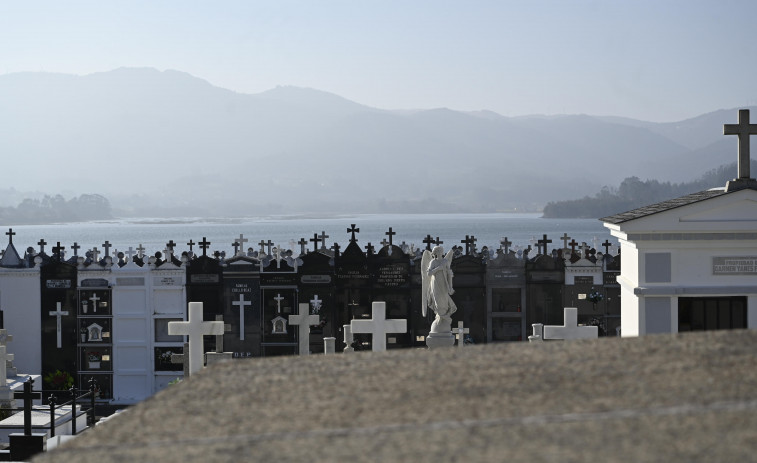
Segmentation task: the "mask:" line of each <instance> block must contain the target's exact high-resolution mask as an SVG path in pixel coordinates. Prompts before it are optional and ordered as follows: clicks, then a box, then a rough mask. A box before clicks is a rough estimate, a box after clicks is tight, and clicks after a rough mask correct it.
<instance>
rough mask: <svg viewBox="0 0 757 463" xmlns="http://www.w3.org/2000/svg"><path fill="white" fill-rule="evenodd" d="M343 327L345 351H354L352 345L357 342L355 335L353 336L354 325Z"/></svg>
mask: <svg viewBox="0 0 757 463" xmlns="http://www.w3.org/2000/svg"><path fill="white" fill-rule="evenodd" d="M342 329H343V330H344V352H354V351H355V348H354V347H352V343H353V342H355V337H354V336H352V326H351V325H344V326H342Z"/></svg>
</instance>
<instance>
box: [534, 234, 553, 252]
mask: <svg viewBox="0 0 757 463" xmlns="http://www.w3.org/2000/svg"><path fill="white" fill-rule="evenodd" d="M551 242H552V240H548V239H547V235H544V237H543V238H542V239H540V240H539V241H538V242H537V243H538V244H539V249H541V248H542V246H543V247H544V252H543V254H547V244H549V243H551Z"/></svg>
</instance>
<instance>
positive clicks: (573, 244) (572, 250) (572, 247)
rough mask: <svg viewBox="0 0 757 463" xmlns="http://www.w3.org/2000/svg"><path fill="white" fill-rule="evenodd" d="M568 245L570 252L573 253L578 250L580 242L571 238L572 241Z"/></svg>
mask: <svg viewBox="0 0 757 463" xmlns="http://www.w3.org/2000/svg"><path fill="white" fill-rule="evenodd" d="M568 245H569V246H570V252H571V253H574V252H576V246H577V245H578V243H577V242H576V240H570V243H568Z"/></svg>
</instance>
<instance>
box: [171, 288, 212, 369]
mask: <svg viewBox="0 0 757 463" xmlns="http://www.w3.org/2000/svg"><path fill="white" fill-rule="evenodd" d="M168 334H169V335H171V336H176V335H179V336H188V337H189V372H190V374H194V373H196V372H197V371H199V370H200V369H201V368H202V366H203V354H204V353H205V349H204V342H203V338H202V337H203V336H205V335H214V334H215V335H219V334H223V322H216V321H207V322H206V321H203V320H202V302H190V303H189V319H188V321H185V322H168ZM184 355H186V353H185V354H184Z"/></svg>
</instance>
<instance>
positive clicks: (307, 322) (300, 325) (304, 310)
mask: <svg viewBox="0 0 757 463" xmlns="http://www.w3.org/2000/svg"><path fill="white" fill-rule="evenodd" d="M299 312H300V313H298V314H296V315H290V316H289V324H290V325H296V326H297V338H298V344H299V346H298V350H299V354H300V355H309V354H310V327H311V326H312V325H317V324H318V323H320V321H321V320H320V317H319V316H318V315H311V314H310V304H308V303H304V304H300V305H299Z"/></svg>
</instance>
